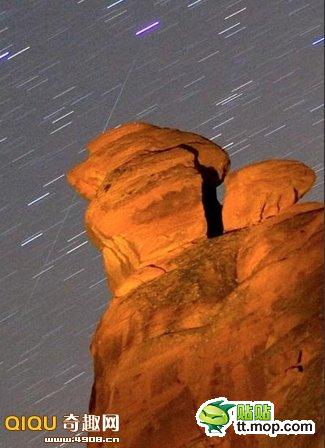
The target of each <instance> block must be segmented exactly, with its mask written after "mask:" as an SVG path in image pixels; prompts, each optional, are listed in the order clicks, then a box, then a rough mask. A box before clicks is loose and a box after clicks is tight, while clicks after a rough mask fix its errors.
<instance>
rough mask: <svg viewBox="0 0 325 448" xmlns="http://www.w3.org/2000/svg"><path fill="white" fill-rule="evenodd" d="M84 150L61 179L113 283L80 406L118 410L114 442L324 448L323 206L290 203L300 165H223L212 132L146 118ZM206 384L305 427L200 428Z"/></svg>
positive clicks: (308, 177)
mask: <svg viewBox="0 0 325 448" xmlns="http://www.w3.org/2000/svg"><path fill="white" fill-rule="evenodd" d="M88 149H89V157H88V159H87V160H86V161H84V162H83V163H81V164H80V165H78V166H77V167H76V168H74V169H73V170H71V171H70V173H69V174H68V179H69V181H70V183H71V184H72V185H73V186H74V187H75V188H76V189H77V191H78V192H80V193H81V194H82V195H83V196H84V197H86V198H87V199H89V200H90V204H89V207H88V210H87V213H86V227H87V231H88V234H89V236H90V237H91V239H92V240H93V241H94V243H95V244H96V245H97V246H98V247H99V248H100V250H101V251H102V253H103V259H104V265H105V269H106V271H107V275H108V280H109V285H110V289H111V291H112V292H113V294H114V297H113V299H112V300H111V301H110V303H109V306H108V308H107V310H106V312H105V313H104V315H103V316H102V318H101V321H100V323H99V325H98V328H97V330H96V332H95V335H94V337H93V340H92V343H91V352H92V355H93V357H94V374H95V380H94V385H93V391H92V396H91V403H90V412H91V413H92V414H96V415H101V414H105V413H106V414H110V413H117V414H119V415H120V418H121V430H120V433H119V437H120V440H121V442H120V446H123V448H209V447H221V448H230V447H236V448H237V447H238V448H245V447H247V448H269V447H285V448H291V447H292V448H298V447H299V448H314V447H321V446H322V429H321V425H322V417H321V416H322V399H321V397H322V392H323V389H322V350H323V345H322V321H321V313H322V293H321V290H322V266H323V257H322V255H323V250H322V237H323V221H322V220H323V206H322V204H320V203H301V204H300V203H297V201H298V200H299V199H300V198H301V197H302V196H303V195H304V194H305V193H306V192H307V191H308V190H309V189H310V188H311V186H312V184H313V181H314V173H313V172H312V170H310V169H309V168H308V167H306V166H305V165H303V164H302V163H300V162H296V161H288V160H271V161H264V162H260V163H256V164H253V165H250V166H247V167H244V168H242V169H240V170H238V171H236V172H230V173H228V171H229V165H230V162H229V158H228V156H227V154H226V152H225V151H224V150H222V149H221V148H220V147H218V146H217V145H215V144H214V143H212V142H210V141H209V140H207V139H205V138H203V137H201V136H198V135H196V134H193V133H187V132H180V131H178V130H173V129H162V128H159V127H156V126H152V125H149V124H144V123H133V124H128V125H125V126H121V127H119V128H116V129H113V130H111V131H109V132H107V133H105V134H102V135H101V136H100V137H99V138H98V139H96V140H94V141H93V142H91V143H90V144H89V148H88ZM224 179H225V186H226V190H225V198H224V207H223V210H221V206H220V204H219V202H218V198H217V194H216V188H217V186H218V185H219V184H220V183H221V182H222V181H223V180H224ZM217 396H225V397H227V398H228V399H229V400H230V401H231V400H268V401H272V402H274V403H275V410H276V418H277V419H279V420H286V419H301V420H307V419H310V420H314V421H315V422H316V428H317V433H316V434H315V435H308V436H278V437H276V438H270V437H267V436H247V437H246V436H245V437H244V436H236V435H235V434H234V432H233V430H232V429H231V428H229V429H228V430H227V436H226V437H224V438H219V437H214V438H209V437H207V436H206V435H205V433H204V430H203V429H202V428H200V427H199V426H197V424H196V421H195V413H196V411H197V409H198V407H199V406H200V405H201V404H202V403H203V402H204V401H206V400H208V399H210V398H214V397H217ZM95 435H98V433H96V434H95ZM104 446H106V445H105V444H104V443H90V444H89V447H93V448H95V447H96V448H99V447H101V448H103V447H104Z"/></svg>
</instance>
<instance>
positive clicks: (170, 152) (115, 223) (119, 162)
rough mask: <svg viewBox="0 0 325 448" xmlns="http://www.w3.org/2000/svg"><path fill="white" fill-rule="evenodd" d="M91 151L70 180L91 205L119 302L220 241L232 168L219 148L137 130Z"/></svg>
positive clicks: (172, 133)
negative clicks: (214, 239)
mask: <svg viewBox="0 0 325 448" xmlns="http://www.w3.org/2000/svg"><path fill="white" fill-rule="evenodd" d="M89 150H90V156H89V158H88V159H87V160H86V161H85V162H83V163H81V164H80V165H78V166H77V167H76V168H74V169H72V170H71V171H70V172H69V174H68V178H69V181H70V183H71V184H72V185H73V186H74V187H75V188H76V189H77V190H78V191H79V192H80V193H81V194H82V195H84V196H85V197H86V198H88V199H91V203H90V206H89V208H88V210H87V214H86V227H87V230H88V233H89V235H90V236H91V237H92V239H93V241H94V242H95V244H96V245H97V246H98V247H99V248H101V250H102V251H103V257H104V263H105V268H106V269H107V272H108V274H109V281H110V288H111V290H112V291H113V292H114V294H115V295H119V296H120V295H123V294H125V293H127V292H128V291H130V290H131V289H133V288H135V287H137V286H138V285H140V284H142V283H143V282H145V281H148V280H150V279H152V278H155V277H157V276H159V275H161V274H162V273H164V272H165V271H167V270H169V269H170V268H171V265H170V260H171V259H172V258H173V257H174V256H175V255H176V254H177V253H179V252H180V251H181V250H182V249H183V248H184V247H186V246H188V245H191V244H192V242H193V241H195V240H197V239H198V238H201V237H202V236H203V235H206V234H208V235H209V236H215V235H217V234H219V233H221V231H222V229H221V219H220V204H219V203H218V201H217V198H216V187H217V185H219V184H220V183H221V181H222V180H223V178H224V176H225V174H226V173H227V171H228V168H229V164H230V162H229V158H228V155H227V154H226V152H225V151H223V150H222V149H221V148H220V147H218V146H217V145H215V144H214V143H212V142H210V141H209V140H207V139H205V138H203V137H201V136H199V135H196V134H192V133H188V132H181V131H178V130H175V129H167V128H158V127H157V126H151V125H148V124H144V123H139V124H128V125H126V126H122V127H120V128H117V129H114V130H113V131H111V132H108V133H106V134H103V135H102V136H100V137H99V138H98V139H97V140H95V141H93V142H91V143H90V146H89ZM218 219H219V221H218Z"/></svg>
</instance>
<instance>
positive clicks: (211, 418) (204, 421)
mask: <svg viewBox="0 0 325 448" xmlns="http://www.w3.org/2000/svg"><path fill="white" fill-rule="evenodd" d="M234 406H236V405H235V404H233V403H229V402H228V400H227V399H226V398H224V397H220V398H214V399H213V400H208V401H206V402H205V403H203V404H202V405H201V406H200V407H199V409H198V411H197V413H196V421H197V424H198V425H199V426H201V427H202V428H205V433H206V435H207V436H209V437H213V436H218V437H223V436H225V435H226V431H225V430H226V429H227V428H228V426H230V425H231V423H232V421H231V418H230V416H229V410H230V409H231V408H233V407H234Z"/></svg>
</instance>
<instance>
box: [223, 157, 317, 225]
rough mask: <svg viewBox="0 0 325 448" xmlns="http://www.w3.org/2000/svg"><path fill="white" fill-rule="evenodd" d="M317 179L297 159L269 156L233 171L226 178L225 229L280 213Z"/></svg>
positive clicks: (252, 222) (254, 222)
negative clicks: (267, 158) (275, 158)
mask: <svg viewBox="0 0 325 448" xmlns="http://www.w3.org/2000/svg"><path fill="white" fill-rule="evenodd" d="M314 181H315V174H314V172H313V171H312V170H311V169H310V168H308V167H307V166H306V165H304V164H303V163H301V162H297V161H293V160H267V161H264V162H259V163H254V164H252V165H249V166H246V167H244V168H241V169H239V170H237V171H233V172H231V173H230V174H229V175H228V176H227V177H226V179H225V199H224V204H223V211H222V220H223V225H224V229H225V230H226V231H229V230H234V229H241V228H243V227H247V226H251V225H255V224H258V223H259V222H262V221H264V220H265V219H267V218H269V217H270V216H275V215H277V214H278V213H280V212H282V211H283V210H285V209H287V208H289V207H291V206H292V205H293V204H294V203H295V202H297V201H298V200H299V199H300V198H301V197H302V196H303V195H304V194H305V193H307V191H309V190H310V189H311V187H312V185H313V183H314Z"/></svg>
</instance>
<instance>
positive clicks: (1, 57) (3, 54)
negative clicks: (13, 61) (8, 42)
mask: <svg viewBox="0 0 325 448" xmlns="http://www.w3.org/2000/svg"><path fill="white" fill-rule="evenodd" d="M7 56H9V51H6V52H5V53H2V54H0V59H4V58H6V57H7Z"/></svg>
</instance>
